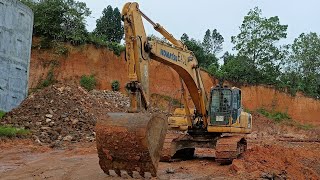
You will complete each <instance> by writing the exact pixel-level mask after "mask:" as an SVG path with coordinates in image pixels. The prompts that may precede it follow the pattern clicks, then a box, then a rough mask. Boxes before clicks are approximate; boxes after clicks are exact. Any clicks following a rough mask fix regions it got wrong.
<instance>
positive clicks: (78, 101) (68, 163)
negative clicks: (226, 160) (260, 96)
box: [0, 86, 320, 180]
mask: <svg viewBox="0 0 320 180" xmlns="http://www.w3.org/2000/svg"><path fill="white" fill-rule="evenodd" d="M126 101H128V100H127V99H126V98H125V97H124V96H123V95H121V94H119V93H112V92H95V93H91V94H88V93H86V92H85V91H83V90H82V89H81V88H78V87H72V86H71V87H69V86H67V87H64V86H62V87H61V86H52V87H49V88H47V89H45V90H43V91H40V92H39V93H37V94H33V95H31V96H30V97H29V98H28V99H26V100H25V102H23V103H22V105H21V106H20V107H19V108H17V109H15V110H13V111H12V112H10V113H8V114H7V116H6V117H5V118H4V119H2V122H3V123H7V124H8V123H9V124H11V125H14V126H16V125H17V126H23V127H24V128H30V130H31V132H32V133H33V136H32V137H30V138H27V139H0V179H66V180H68V179H72V180H73V179H89V178H90V179H122V178H120V177H112V176H108V175H106V174H104V173H103V171H102V170H101V169H100V167H99V164H98V156H97V152H96V146H95V139H94V132H93V131H94V124H95V120H96V119H97V118H98V117H97V115H98V114H103V113H104V112H105V111H107V112H112V111H119V110H122V111H124V109H125V108H126V107H127V106H128V105H127V104H123V102H126ZM47 102H48V103H47ZM102 111H103V112H102ZM64 114H67V116H66V117H64ZM252 114H253V123H254V125H253V132H252V133H251V134H250V135H248V136H247V140H248V150H247V151H246V152H245V153H244V154H243V155H242V156H241V157H239V159H237V160H234V161H233V163H232V164H231V165H220V164H218V163H216V162H215V152H214V150H210V149H197V150H196V154H195V157H194V158H193V159H192V160H188V161H176V162H171V163H164V162H161V163H160V165H159V168H158V177H157V178H158V179H320V128H319V127H316V126H314V127H308V128H302V127H301V126H298V125H297V124H295V123H292V122H286V123H275V122H274V121H273V120H270V119H267V118H266V117H264V116H262V115H260V114H258V113H256V112H253V113H252ZM49 115H50V116H49ZM67 117H68V119H67ZM69 117H72V118H69ZM52 122H55V123H52ZM92 122H93V123H92ZM26 123H27V124H26ZM44 127H46V128H44ZM56 129H57V130H56ZM60 129H61V130H60ZM58 130H59V131H58ZM57 133H58V134H57ZM54 134H57V136H53V135H54ZM60 136H61V137H60ZM66 137H71V138H66ZM155 179H156V178H155Z"/></svg>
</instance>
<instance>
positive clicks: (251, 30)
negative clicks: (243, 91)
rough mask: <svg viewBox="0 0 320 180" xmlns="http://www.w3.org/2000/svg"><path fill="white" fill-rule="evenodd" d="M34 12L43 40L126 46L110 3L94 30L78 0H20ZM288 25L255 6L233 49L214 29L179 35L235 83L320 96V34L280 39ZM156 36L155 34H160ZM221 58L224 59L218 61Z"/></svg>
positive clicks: (119, 49)
mask: <svg viewBox="0 0 320 180" xmlns="http://www.w3.org/2000/svg"><path fill="white" fill-rule="evenodd" d="M20 1H21V2H23V3H25V4H26V5H27V6H29V7H30V8H31V9H32V10H33V12H34V28H33V33H34V35H35V36H39V37H41V39H44V40H45V42H51V41H63V42H71V43H72V44H74V45H79V44H83V43H93V44H95V45H97V46H105V47H108V48H110V49H112V50H113V51H114V52H115V54H118V55H119V54H120V53H121V52H122V51H124V50H125V48H124V46H122V45H121V44H120V42H121V40H122V38H123V35H124V29H123V24H122V22H121V13H120V11H119V9H118V8H112V7H111V6H108V7H107V8H105V9H103V12H102V15H101V17H100V18H99V19H97V21H96V28H95V29H94V30H93V32H88V30H87V29H86V21H85V19H86V18H87V17H89V16H90V14H91V11H90V9H89V8H88V7H87V6H86V3H83V2H79V1H76V0H39V1H35V0H20ZM287 29H288V25H283V24H281V23H280V19H279V17H278V16H274V17H264V16H263V15H262V11H261V9H259V8H258V7H256V8H254V9H251V10H250V11H249V12H248V13H247V15H246V16H245V17H244V19H243V22H242V24H241V25H240V27H239V30H240V33H239V34H237V35H235V36H232V38H231V42H232V43H233V44H234V52H233V53H231V52H228V51H227V52H224V53H223V54H224V55H223V56H222V57H218V54H220V53H221V52H223V43H224V41H225V39H224V37H223V36H222V35H221V34H220V33H219V32H218V30H217V29H213V30H210V29H208V30H207V31H206V32H205V34H204V37H203V40H201V41H200V40H197V39H194V38H191V37H189V36H188V35H187V34H186V33H184V34H183V35H182V37H181V41H182V42H183V43H184V44H185V45H186V46H187V47H188V49H189V50H191V51H193V53H194V54H195V56H196V58H197V60H198V61H199V66H200V67H201V68H203V69H206V70H207V71H208V72H210V73H211V74H212V75H214V76H215V77H217V78H219V79H221V80H228V81H232V82H236V83H239V84H249V85H258V84H266V85H273V86H275V87H277V88H278V89H281V90H284V91H288V92H289V93H291V94H292V95H295V94H296V92H298V91H301V92H303V93H305V94H306V95H308V96H310V97H314V98H319V97H320V36H319V35H318V34H317V33H315V32H310V33H302V34H300V35H299V36H298V37H297V38H296V39H295V40H294V42H293V43H292V44H287V45H279V42H280V41H281V40H283V39H285V38H286V37H287ZM158 39H159V38H158ZM219 59H222V61H223V64H219Z"/></svg>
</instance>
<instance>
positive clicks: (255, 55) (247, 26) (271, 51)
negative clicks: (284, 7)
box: [232, 7, 288, 84]
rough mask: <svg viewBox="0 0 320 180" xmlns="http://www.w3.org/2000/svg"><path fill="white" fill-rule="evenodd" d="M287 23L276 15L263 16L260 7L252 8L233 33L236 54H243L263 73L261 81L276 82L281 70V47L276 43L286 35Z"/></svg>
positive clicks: (282, 56) (283, 56) (283, 55)
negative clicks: (283, 23) (235, 32)
mask: <svg viewBox="0 0 320 180" xmlns="http://www.w3.org/2000/svg"><path fill="white" fill-rule="evenodd" d="M287 28H288V26H287V25H281V24H280V20H279V18H278V17H277V16H274V17H270V18H265V17H262V12H261V10H260V9H259V8H258V7H256V8H254V9H253V10H252V9H251V10H250V11H249V13H248V14H247V16H245V17H244V20H243V23H242V25H241V26H240V33H239V34H238V35H237V36H233V37H232V43H233V44H235V47H234V49H235V50H237V51H238V56H239V57H242V56H245V57H247V58H248V60H249V61H252V62H251V63H250V64H256V68H257V69H258V71H259V72H260V73H261V74H262V76H263V78H261V79H260V80H261V83H268V84H276V82H277V78H278V77H279V76H280V74H281V71H280V70H281V63H282V62H283V60H284V58H285V53H284V50H283V49H282V48H281V47H278V46H277V43H278V42H279V40H281V39H283V38H286V36H287V33H286V31H287Z"/></svg>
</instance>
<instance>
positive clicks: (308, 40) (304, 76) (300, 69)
mask: <svg viewBox="0 0 320 180" xmlns="http://www.w3.org/2000/svg"><path fill="white" fill-rule="evenodd" d="M290 60H291V61H290V63H291V67H296V68H291V75H292V74H293V75H294V76H297V78H300V79H301V85H300V89H301V90H302V91H303V92H305V93H306V94H308V95H310V96H314V97H315V96H320V36H319V35H317V33H312V32H311V33H309V34H305V33H302V34H301V35H300V36H299V37H298V38H296V39H295V40H294V43H293V44H292V54H291V57H290ZM293 75H292V76H293ZM292 76H290V77H292Z"/></svg>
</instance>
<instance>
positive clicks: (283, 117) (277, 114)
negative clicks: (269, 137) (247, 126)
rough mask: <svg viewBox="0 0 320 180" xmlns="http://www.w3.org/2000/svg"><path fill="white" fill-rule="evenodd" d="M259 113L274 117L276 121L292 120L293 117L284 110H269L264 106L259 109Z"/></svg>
mask: <svg viewBox="0 0 320 180" xmlns="http://www.w3.org/2000/svg"><path fill="white" fill-rule="evenodd" d="M257 111H258V113H260V114H262V115H264V116H266V117H267V118H270V119H273V120H274V121H276V122H282V121H284V120H290V119H291V117H290V116H289V115H288V114H287V113H282V112H268V111H267V110H265V109H264V108H260V109H258V110H257Z"/></svg>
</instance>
